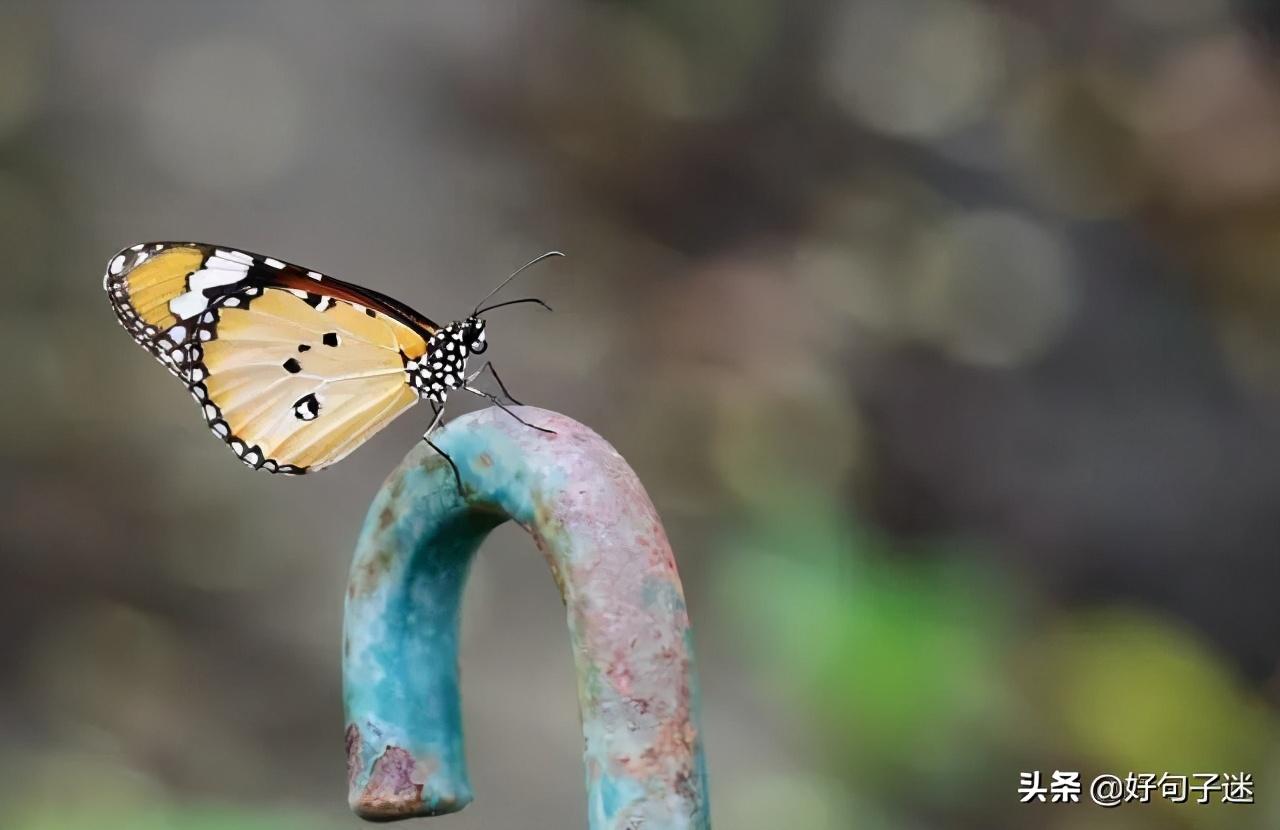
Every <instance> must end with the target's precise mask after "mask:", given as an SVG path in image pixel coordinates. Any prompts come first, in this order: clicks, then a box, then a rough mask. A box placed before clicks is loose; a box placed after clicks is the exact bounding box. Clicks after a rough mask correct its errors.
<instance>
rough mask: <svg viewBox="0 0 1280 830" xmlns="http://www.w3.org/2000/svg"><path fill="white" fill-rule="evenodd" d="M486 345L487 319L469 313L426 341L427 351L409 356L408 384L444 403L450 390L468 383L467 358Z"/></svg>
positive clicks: (478, 352)
mask: <svg viewBox="0 0 1280 830" xmlns="http://www.w3.org/2000/svg"><path fill="white" fill-rule="evenodd" d="M486 348H487V343H486V342H485V335H484V320H481V319H480V318H478V317H468V318H467V319H465V320H457V321H455V322H453V323H450V324H449V325H447V326H445V327H444V328H442V329H440V331H438V332H436V333H435V335H433V336H432V337H431V339H430V340H428V341H427V353H426V354H425V355H423V356H422V357H421V358H419V359H417V360H406V362H405V371H406V372H407V373H408V376H409V385H410V386H412V387H413V389H414V391H415V392H417V393H418V397H420V398H422V399H423V400H427V401H431V402H432V403H436V404H443V403H444V402H445V399H446V398H447V397H448V396H449V393H450V392H451V391H453V390H454V389H459V388H461V387H462V386H463V385H465V383H466V380H467V376H466V371H467V358H468V357H470V356H471V355H473V354H480V353H481V352H483V351H484V350H485V349H486Z"/></svg>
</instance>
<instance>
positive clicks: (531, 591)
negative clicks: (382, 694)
mask: <svg viewBox="0 0 1280 830" xmlns="http://www.w3.org/2000/svg"><path fill="white" fill-rule="evenodd" d="M1278 47H1280V11H1277V6H1276V5H1275V4H1272V3H1268V2H1266V0H1255V2H1243V1H1242V2H1234V3H1233V2H1229V0H1111V2H1093V1H1092V0H1004V2H997V1H996V0H990V2H981V1H980V0H857V1H855V2H835V1H834V0H829V1H826V2H823V1H821V0H813V2H785V0H704V2H700V3H683V2H676V0H632V1H631V2H623V0H616V1H615V2H557V1H556V0H519V2H516V0H485V1H484V2H480V1H479V0H458V1H457V2H439V3H408V2H395V3H393V2H384V3H378V4H361V5H358V6H356V5H351V4H345V3H338V2H331V1H330V2H318V1H315V2H302V1H301V0H293V2H271V3H253V2H246V1H245V0H236V1H235V2H222V3H216V4H214V3H205V4H195V3H191V4H181V5H176V4H165V3H155V2H142V1H141V0H137V1H136V2H118V3H112V4H110V5H109V7H108V6H107V5H106V4H98V3H93V2H89V0H53V1H52V2H46V3H43V4H39V5H37V4H26V3H5V4H3V5H0V250H3V251H4V277H3V282H2V283H0V284H2V285H3V287H4V289H5V293H4V296H3V301H2V302H0V373H2V376H3V378H4V381H5V384H6V386H5V388H4V392H3V394H0V630H2V631H3V636H2V637H0V827H3V828H5V829H6V830H64V829H65V830H71V828H95V829H96V828H105V830H126V829H127V830H134V829H135V828H141V830H185V829H186V828H198V829H199V830H231V829H232V828H249V830H257V828H264V830H265V829H266V828H273V829H274V828H286V830H287V829H288V828H321V830H325V829H326V828H356V827H359V826H361V823H360V822H359V821H358V820H357V819H355V818H354V817H353V816H351V815H350V814H349V813H348V812H347V808H346V804H345V795H346V787H345V766H344V757H343V718H342V710H341V699H340V673H339V656H340V654H339V647H340V646H339V644H340V642H341V614H342V596H343V589H344V584H345V574H346V568H347V566H348V563H349V557H350V555H351V551H352V547H353V544H354V541H355V538H356V534H357V532H358V529H359V527H360V523H361V521H362V519H363V516H364V512H365V510H366V508H367V506H368V504H369V501H370V499H371V498H372V496H373V494H374V492H375V491H376V489H377V488H378V486H379V484H380V482H381V481H382V480H383V478H384V477H385V476H386V475H387V474H388V473H389V472H390V470H391V469H392V468H393V466H394V465H395V464H396V462H397V461H398V460H399V458H400V457H401V456H402V455H403V454H404V453H405V452H406V451H407V450H408V449H409V448H410V447H412V446H413V444H414V442H415V441H416V439H417V437H418V436H419V435H420V433H421V430H422V428H423V427H424V425H425V420H424V418H423V417H422V413H420V412H417V411H416V410H415V412H414V413H412V414H410V415H408V416H405V417H403V418H401V419H400V420H399V421H398V422H397V423H396V424H394V425H393V426H392V427H391V428H390V429H389V430H387V431H386V432H384V433H382V434H380V435H379V436H378V437H377V438H376V439H374V440H373V441H371V442H370V443H369V444H368V445H366V447H364V448H363V449H361V450H360V451H359V452H357V453H356V454H355V455H354V456H352V457H351V458H350V459H348V460H347V461H345V462H344V463H343V464H341V465H340V466H338V467H336V468H334V469H333V470H330V471H326V472H325V473H323V474H321V475H316V476H309V477H306V478H303V479H296V480H292V479H291V480H286V479H281V478H274V477H271V476H266V475H253V474H251V473H250V472H249V471H247V470H246V469H244V468H243V466H242V465H240V464H238V463H236V462H235V461H234V459H233V458H232V457H231V456H230V455H229V454H228V453H227V452H226V450H225V449H223V448H222V446H221V444H220V443H219V442H218V441H216V440H215V439H214V438H212V437H211V436H210V435H209V434H208V433H207V430H206V428H205V427H204V425H203V423H202V422H201V419H200V418H199V417H198V415H197V413H196V411H195V409H194V408H193V407H192V405H191V403H190V401H189V398H188V396H187V395H186V393H185V392H184V391H183V390H182V389H181V388H180V387H179V385H178V384H176V383H174V382H173V381H172V379H171V378H169V377H168V376H167V375H166V373H164V372H163V371H161V370H160V368H159V367H158V366H157V365H156V364H155V362H154V361H153V360H151V359H150V358H149V357H148V356H147V355H145V354H144V353H143V352H142V351H141V350H140V349H138V348H137V347H136V346H135V345H134V344H133V343H132V342H130V339H129V338H128V337H127V336H126V335H125V334H124V333H123V332H122V331H121V330H119V329H118V327H117V326H116V323H115V320H114V318H113V315H112V313H111V310H110V307H109V306H108V304H107V302H106V299H105V297H104V296H103V295H102V291H101V288H100V285H101V275H102V271H103V268H104V265H105V263H106V260H107V258H108V257H109V256H110V255H111V254H113V253H114V252H115V251H116V250H117V249H119V248H121V247H123V246H125V245H128V244H132V243H135V242H141V241H144V240H159V239H196V240H203V241H210V242H217V243H223V244H228V245H234V246H237V247H241V248H245V249H247V250H251V251H258V252H261V253H264V254H269V255H272V256H276V257H279V258H282V259H287V260H290V261H294V262H297V263H299V264H301V265H304V266H307V267H311V268H315V269H319V270H322V271H325V272H327V273H331V274H334V275H336V276H339V277H342V278H344V279H348V280H352V281H355V282H359V283H362V284H365V285H368V286H370V287H373V288H375V289H378V290H380V291H384V292H387V293H390V294H392V295H394V296H396V297H398V298H400V299H402V300H404V301H405V302H407V303H408V304H410V305H412V306H414V307H416V308H418V309H419V310H421V311H423V312H424V313H426V314H427V315H428V316H430V317H433V318H435V319H452V318H454V317H456V316H460V315H462V314H463V313H464V312H465V311H466V309H468V308H469V307H470V306H471V304H473V303H474V302H475V300H476V299H478V298H479V297H480V296H481V295H483V294H484V293H485V292H486V291H487V290H488V289H489V288H490V287H491V286H492V285H494V284H495V283H496V282H497V281H498V280H500V279H501V278H502V277H503V276H505V275H506V274H508V273H509V272H510V271H511V270H512V269H513V268H515V267H516V266H517V265H519V264H521V263H522V262H524V261H526V260H527V259H529V258H530V257H532V256H534V255H536V254H538V253H541V252H542V251H544V250H547V249H549V248H559V249H561V250H564V251H566V252H567V253H568V254H569V258H568V259H566V260H558V261H555V262H552V263H547V264H545V265H542V266H539V268H538V269H537V270H535V271H533V272H531V273H529V274H528V275H527V276H526V277H522V279H524V284H523V286H522V287H521V289H520V292H521V294H524V293H534V294H536V295H538V296H541V297H544V298H546V299H547V300H548V301H549V302H550V303H551V304H552V305H553V306H555V307H556V312H555V313H554V314H550V315H547V314H544V313H538V312H537V310H536V309H532V310H531V309H530V308H529V307H520V308H513V309H510V310H504V311H502V312H495V314H494V315H493V316H492V317H491V319H490V338H491V342H492V343H493V345H494V348H493V349H491V350H490V354H489V356H491V357H493V359H494V360H495V362H496V364H497V365H498V366H499V367H500V369H501V371H502V373H503V375H504V378H505V379H506V381H507V382H508V385H509V386H511V388H512V390H513V392H514V393H515V394H516V395H517V397H522V398H523V399H525V400H526V401H528V402H530V403H534V404H538V405H542V406H546V407H549V408H553V409H557V410H560V411H562V412H565V413H567V414H569V415H571V416H573V417H576V418H578V419H580V420H582V421H584V422H586V423H587V424H589V425H591V426H592V427H593V428H595V429H596V430H597V431H598V432H600V433H601V434H603V435H604V436H605V437H606V438H608V439H609V440H610V441H612V442H613V443H614V444H615V445H616V446H617V447H618V449H619V450H620V451H621V452H622V453H623V454H624V455H625V456H626V457H627V458H628V459H629V460H630V461H631V463H632V464H633V465H634V466H635V468H636V469H637V470H638V472H639V474H640V476H641V478H642V480H644V481H645V482H646V484H647V486H648V488H649V490H650V493H651V494H652V496H653V499H654V501H655V502H656V503H657V505H658V508H659V511H660V512H661V513H662V515H663V517H664V518H665V521H666V523H667V530H668V532H669V534H670V536H671V540H672V543H673V545H674V547H675V550H676V553H677V557H678V559H679V563H680V568H681V572H682V574H683V576H684V580H685V587H686V591H687V594H688V601H689V607H690V610H691V614H692V617H693V621H694V624H695V634H696V643H697V647H698V651H699V658H700V664H699V668H700V672H701V675H702V682H703V693H704V700H703V710H704V726H705V733H706V734H705V737H706V744H707V750H708V755H709V761H710V772H711V784H712V815H713V820H714V822H715V824H716V826H718V827H721V828H734V829H735V830H739V829H741V830H773V829H774V828H796V830H845V829H846V828H877V829H878V830H918V829H920V828H975V829H976V828H1050V830H1073V829H1074V828H1085V827H1088V828H1103V830H1112V829H1118V828H1139V829H1140V830H1141V829H1143V828H1174V829H1175V830H1177V829H1178V828H1263V827H1275V826H1280V798H1277V797H1276V791H1277V788H1280V744H1278V743H1277V740H1276V739H1277V732H1278V727H1280V711H1278V709H1277V704H1278V703H1280V671H1278V669H1280V604H1278V603H1277V602H1276V591H1277V589H1278V588H1280V569H1278V567H1277V556H1276V554H1277V548H1278V546H1280V512H1278V511H1277V507H1278V506H1280V418H1278V416H1280V395H1278V394H1277V390H1278V389H1280V326H1277V323H1278V322H1280V52H1278V51H1277V48H1278ZM460 403H461V402H460ZM464 616H465V619H464V641H463V655H462V665H463V676H464V700H465V717H466V721H467V728H468V739H469V753H470V761H471V766H472V777H473V783H474V785H475V789H476V792H477V798H476V801H475V803H474V804H473V805H472V806H470V807H469V808H467V810H466V811H464V812H463V813H462V814H460V815H458V816H452V817H448V818H442V819H437V820H435V823H437V824H439V825H440V826H442V827H452V828H459V830H461V829H462V828H508V827H510V828H522V830H539V829H540V828H564V827H582V826H584V825H585V811H586V807H585V799H584V795H583V791H582V770H581V760H580V748H581V737H580V734H579V728H578V722H577V707H576V699H575V684H574V679H573V673H572V667H571V662H570V655H569V652H568V648H567V637H566V634H565V630H564V621H563V609H562V607H561V605H560V603H559V601H558V597H557V595H556V591H555V587H554V585H553V583H552V581H551V579H550V578H549V575H548V573H547V572H546V568H545V566H544V564H543V563H542V561H541V558H540V556H539V555H538V554H537V552H536V551H535V550H534V548H533V546H532V545H531V544H530V543H529V541H528V540H527V538H524V537H523V536H522V535H521V534H520V533H519V532H518V531H517V530H516V529H513V528H509V527H508V528H503V529H500V531H499V532H497V533H496V534H495V536H494V537H493V538H492V539H491V541H490V542H489V543H488V544H487V545H486V549H485V550H484V551H483V552H482V554H481V555H480V556H479V558H478V561H477V563H476V567H475V572H474V576H473V578H472V584H471V585H470V587H469V589H468V596H467V602H466V608H465V615H464ZM1055 769H1062V770H1080V771H1081V772H1082V773H1084V775H1085V780H1086V781H1087V780H1089V779H1090V778H1091V777H1092V776H1093V775H1096V774H1098V773H1103V772H1110V773H1115V774H1119V775H1121V776H1123V775H1124V774H1125V773H1127V772H1129V771H1138V772H1141V771H1152V772H1156V773H1161V772H1165V771H1169V772H1172V773H1182V774H1191V773H1196V772H1218V773H1222V772H1228V771H1230V772H1239V771H1246V772H1251V773H1253V775H1254V777H1255V781H1256V790H1257V799H1258V803H1257V804H1255V805H1253V806H1251V807H1250V806H1233V805H1225V806H1223V805H1218V806H1209V807H1197V806H1192V805H1170V804H1155V805H1151V806H1145V807H1144V806H1135V805H1126V806H1123V807H1121V808H1119V809H1116V810H1111V811H1104V810H1102V809H1099V808H1097V807H1094V806H1092V805H1089V804H1087V803H1086V804H1077V805H1067V806H1062V805H1039V804H1033V805H1020V804H1018V803H1017V802H1018V796H1017V792H1016V790H1017V786H1018V773H1019V772H1020V771H1029V770H1041V771H1043V772H1044V774H1045V776H1046V777H1047V776H1048V774H1049V772H1051V771H1052V770H1055ZM1086 801H1087V795H1086ZM429 826H435V824H431V825H429Z"/></svg>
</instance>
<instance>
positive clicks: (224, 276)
mask: <svg viewBox="0 0 1280 830" xmlns="http://www.w3.org/2000/svg"><path fill="white" fill-rule="evenodd" d="M212 262H213V260H210V264H212ZM246 273H247V269H245V268H243V267H240V266H236V267H235V268H214V269H212V270H210V269H209V268H208V267H205V268H203V269H201V270H199V271H196V272H195V273H194V274H192V275H191V280H190V281H189V282H188V283H187V285H188V287H189V288H190V289H191V290H192V291H203V290H204V289H206V288H213V287H214V286H217V285H230V284H232V283H236V282H239V281H240V280H242V279H244V277H245V274H246Z"/></svg>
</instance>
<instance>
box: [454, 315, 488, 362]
mask: <svg viewBox="0 0 1280 830" xmlns="http://www.w3.org/2000/svg"><path fill="white" fill-rule="evenodd" d="M455 325H458V324H455ZM461 326H462V340H463V342H464V343H466V344H467V348H468V349H469V350H470V351H471V353H472V354H484V350H485V349H487V348H489V344H488V343H487V342H485V339H484V320H481V319H480V318H479V317H476V316H474V315H472V316H471V317H468V318H467V319H465V320H463V321H462V322H461Z"/></svg>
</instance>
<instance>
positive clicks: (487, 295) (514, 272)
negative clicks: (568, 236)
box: [471, 251, 564, 317]
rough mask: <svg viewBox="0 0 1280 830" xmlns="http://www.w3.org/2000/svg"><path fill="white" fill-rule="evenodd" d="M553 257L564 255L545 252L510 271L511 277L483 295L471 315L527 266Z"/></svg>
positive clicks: (557, 252)
mask: <svg viewBox="0 0 1280 830" xmlns="http://www.w3.org/2000/svg"><path fill="white" fill-rule="evenodd" d="M553 256H564V254H562V253H560V252H559V251H547V252H546V253H545V254H542V255H541V256H536V257H534V258H533V259H531V260H529V261H528V262H526V263H525V264H524V265H521V266H520V267H519V268H517V269H516V270H514V271H512V272H511V276H509V277H507V278H506V279H505V280H503V281H502V282H500V283H498V287H497V288H495V289H493V290H492V291H490V292H489V293H488V294H485V295H484V299H482V300H481V301H480V302H478V303H476V309H475V311H473V312H471V315H472V316H473V317H474V316H475V315H477V314H479V313H480V310H481V309H480V306H482V305H484V304H485V301H486V300H488V299H489V298H490V297H492V296H493V295H494V294H497V293H498V292H499V291H501V290H502V289H504V288H506V287H507V283H509V282H511V281H512V280H513V279H515V278H516V276H517V275H518V274H519V273H520V272H521V271H523V270H524V269H526V268H528V267H529V266H531V265H537V264H538V263H539V262H542V260H544V259H550V258H551V257H553ZM496 307H497V306H494V308H496Z"/></svg>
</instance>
